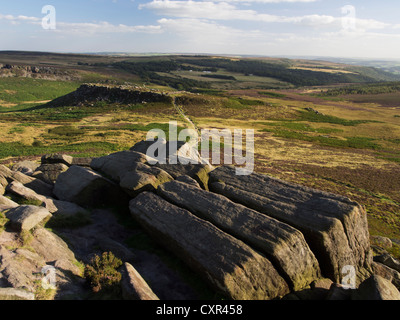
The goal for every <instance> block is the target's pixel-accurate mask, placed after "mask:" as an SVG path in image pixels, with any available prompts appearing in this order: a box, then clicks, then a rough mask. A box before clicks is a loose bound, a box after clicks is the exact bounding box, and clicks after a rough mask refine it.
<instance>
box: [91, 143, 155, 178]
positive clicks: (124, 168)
mask: <svg viewBox="0 0 400 320" xmlns="http://www.w3.org/2000/svg"><path fill="white" fill-rule="evenodd" d="M146 161H147V158H146V156H145V155H144V154H143V153H140V152H136V151H121V152H116V153H112V154H109V155H107V156H104V157H100V158H94V159H93V160H92V162H91V163H90V166H91V168H92V169H93V170H96V171H98V172H101V173H103V174H104V175H105V176H107V177H109V178H110V179H112V180H113V181H115V182H119V181H120V180H121V177H123V176H124V175H125V174H126V173H127V172H129V171H132V170H135V168H136V165H137V163H138V162H139V163H145V162H146Z"/></svg>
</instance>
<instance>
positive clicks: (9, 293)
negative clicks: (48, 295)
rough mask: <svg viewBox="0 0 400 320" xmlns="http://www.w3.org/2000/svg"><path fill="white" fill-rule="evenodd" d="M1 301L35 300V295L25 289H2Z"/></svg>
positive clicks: (0, 292) (0, 290)
mask: <svg viewBox="0 0 400 320" xmlns="http://www.w3.org/2000/svg"><path fill="white" fill-rule="evenodd" d="M0 300H35V295H34V294H33V293H32V292H28V291H26V290H23V289H15V288H0Z"/></svg>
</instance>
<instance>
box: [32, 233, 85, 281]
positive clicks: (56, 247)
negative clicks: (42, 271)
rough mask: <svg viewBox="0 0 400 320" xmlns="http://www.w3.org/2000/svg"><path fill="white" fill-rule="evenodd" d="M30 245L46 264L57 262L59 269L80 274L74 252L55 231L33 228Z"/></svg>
mask: <svg viewBox="0 0 400 320" xmlns="http://www.w3.org/2000/svg"><path fill="white" fill-rule="evenodd" d="M30 247H31V248H32V249H33V250H34V251H35V252H36V253H37V254H38V255H39V256H41V257H42V259H43V260H44V261H45V262H46V263H48V264H55V265H56V264H58V265H60V266H62V268H61V267H60V269H63V271H69V272H71V273H72V274H75V275H78V276H80V275H81V270H80V269H79V267H78V266H77V260H76V258H75V254H74V253H73V252H72V251H71V249H70V248H69V247H68V245H67V243H65V242H64V240H62V239H61V238H60V237H59V236H57V235H56V234H55V233H53V232H51V231H50V230H47V229H46V228H42V227H38V228H36V229H35V230H33V240H32V241H31V242H30Z"/></svg>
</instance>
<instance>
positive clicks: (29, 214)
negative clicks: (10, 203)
mask: <svg viewBox="0 0 400 320" xmlns="http://www.w3.org/2000/svg"><path fill="white" fill-rule="evenodd" d="M50 216H51V214H50V212H49V211H48V210H47V209H46V208H42V207H37V206H18V207H16V208H13V209H10V210H8V211H7V212H6V218H7V219H8V220H10V225H11V226H12V227H13V228H14V229H16V230H17V231H29V230H31V229H33V228H34V227H36V226H37V225H38V224H39V223H40V222H42V221H43V220H44V219H46V218H49V217H50Z"/></svg>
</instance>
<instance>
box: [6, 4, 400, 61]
mask: <svg viewBox="0 0 400 320" xmlns="http://www.w3.org/2000/svg"><path fill="white" fill-rule="evenodd" d="M399 12H400V1H398V0H381V1H376V0H375V1H372V0H349V1H343V0H79V1H78V0H69V1H65V0H44V1H36V0H13V1H11V0H0V50H26V51H46V52H76V53H83V52H85V53H88V52H129V53H150V52H152V53H191V54H204V53H208V54H232V55H259V56H305V57H312V56H314V57H317V56H318V57H345V58H374V59H378V58H379V59H399V60H400V15H399Z"/></svg>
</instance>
